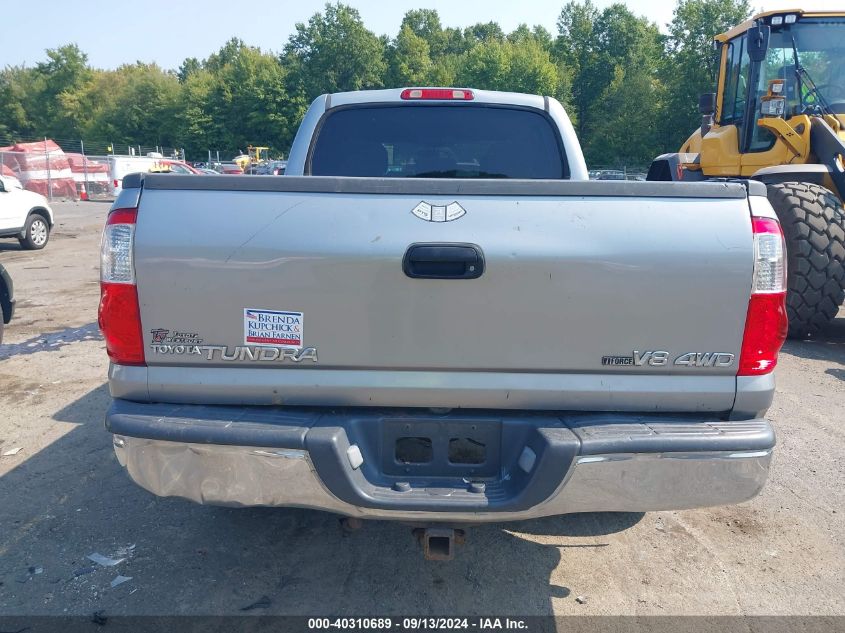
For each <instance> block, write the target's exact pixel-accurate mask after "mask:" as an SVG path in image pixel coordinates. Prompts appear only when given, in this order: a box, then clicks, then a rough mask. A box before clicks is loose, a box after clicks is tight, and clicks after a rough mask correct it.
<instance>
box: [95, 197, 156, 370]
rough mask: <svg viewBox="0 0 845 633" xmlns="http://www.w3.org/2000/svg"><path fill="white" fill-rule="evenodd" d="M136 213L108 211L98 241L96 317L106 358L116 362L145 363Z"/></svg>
mask: <svg viewBox="0 0 845 633" xmlns="http://www.w3.org/2000/svg"><path fill="white" fill-rule="evenodd" d="M137 215H138V210H137V209H114V210H113V211H112V212H111V213H109V216H108V218H107V219H106V226H105V228H104V229H103V239H102V243H101V245H100V308H99V312H98V321H99V324H100V330H101V331H102V332H103V338H105V340H106V350H107V351H108V354H109V358H111V360H112V362H114V363H117V364H120V365H144V364H145V359H144V337H143V334H142V329H141V310H140V306H139V304H138V289H137V288H136V286H135V262H134V255H133V249H134V245H135V244H134V243H135V220H136V218H137Z"/></svg>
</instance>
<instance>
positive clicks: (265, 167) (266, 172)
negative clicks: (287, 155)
mask: <svg viewBox="0 0 845 633" xmlns="http://www.w3.org/2000/svg"><path fill="white" fill-rule="evenodd" d="M287 165H288V162H287V161H286V160H271V161H268V162H266V163H263V164H262V165H259V166H258V167H256V168H255V172H254V173H255V174H256V175H259V176H284V175H285V169H286V168H287Z"/></svg>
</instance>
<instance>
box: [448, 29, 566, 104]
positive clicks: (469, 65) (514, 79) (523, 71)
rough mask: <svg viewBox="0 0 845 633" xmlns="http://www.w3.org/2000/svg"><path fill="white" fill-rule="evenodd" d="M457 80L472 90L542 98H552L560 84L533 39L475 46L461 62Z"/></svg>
mask: <svg viewBox="0 0 845 633" xmlns="http://www.w3.org/2000/svg"><path fill="white" fill-rule="evenodd" d="M457 79H458V82H459V83H461V84H462V85H467V86H472V87H475V88H481V89H486V90H507V91H513V92H527V93H531V94H542V95H555V94H556V93H557V91H558V88H559V84H560V77H559V75H558V71H557V68H556V67H555V65H554V63H553V62H552V61H551V59H550V57H549V53H548V52H547V51H546V50H544V49H543V47H542V46H541V45H540V44H539V43H538V42H536V41H535V40H533V39H532V40H529V41H525V42H521V43H514V42H508V41H503V42H499V41H496V40H491V41H488V42H483V43H480V44H477V45H476V46H475V47H473V48H472V50H470V51H469V52H468V53H466V54H465V56H464V58H463V59H462V63H461V68H460V70H459V71H458V75H457Z"/></svg>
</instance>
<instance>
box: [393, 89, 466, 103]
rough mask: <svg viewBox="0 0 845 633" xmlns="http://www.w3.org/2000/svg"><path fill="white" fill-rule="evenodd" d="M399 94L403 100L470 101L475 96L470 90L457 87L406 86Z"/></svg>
mask: <svg viewBox="0 0 845 633" xmlns="http://www.w3.org/2000/svg"><path fill="white" fill-rule="evenodd" d="M399 96H400V97H401V98H402V99H405V100H409V99H411V100H418V99H440V100H447V101H472V100H473V99H474V98H475V95H473V94H472V90H460V89H457V88H406V89H405V90H403V91H402V94H401V95H399Z"/></svg>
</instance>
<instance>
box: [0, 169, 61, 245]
mask: <svg viewBox="0 0 845 633" xmlns="http://www.w3.org/2000/svg"><path fill="white" fill-rule="evenodd" d="M52 228H53V210H52V209H51V208H50V205H49V204H48V203H47V199H46V198H45V197H44V196H42V195H40V194H37V193H35V192H32V191H26V190H25V189H24V188H23V186H22V185H21V183H20V181H19V180H18V179H17V178H13V177H10V176H0V237H16V238H18V240H19V241H20V243H21V246H23V247H24V248H25V249H29V250H37V249H40V248H44V247H45V246H46V245H47V240H48V239H50V229H52Z"/></svg>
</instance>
